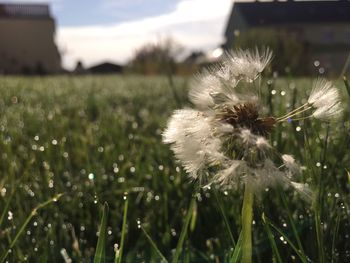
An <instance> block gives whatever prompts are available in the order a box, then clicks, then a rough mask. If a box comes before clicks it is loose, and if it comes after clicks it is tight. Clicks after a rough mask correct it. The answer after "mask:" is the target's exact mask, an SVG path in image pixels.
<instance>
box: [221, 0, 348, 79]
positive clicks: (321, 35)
mask: <svg viewBox="0 0 350 263" xmlns="http://www.w3.org/2000/svg"><path fill="white" fill-rule="evenodd" d="M349 14H350V1H347V0H339V1H336V0H328V1H327V0H323V1H292V0H285V1H283V2H282V1H268V2H266V1H264V2H236V3H234V5H233V8H232V12H231V15H230V17H229V19H228V23H227V27H226V31H225V38H226V41H225V43H224V44H223V47H224V48H225V49H230V48H232V47H233V45H234V43H235V40H237V38H239V37H242V35H244V33H246V32H249V31H250V30H252V29H254V30H262V31H263V30H274V31H276V32H284V33H285V34H286V35H287V36H288V37H291V38H293V39H294V40H296V41H297V42H298V43H300V44H301V45H303V47H304V48H305V49H306V50H307V52H308V60H309V61H306V63H308V66H309V67H314V68H315V67H317V68H318V71H319V73H324V72H326V73H327V72H333V73H334V74H339V73H341V71H342V69H343V68H344V65H346V64H349V62H350V61H349V60H350V56H349V54H350V15H349ZM258 44H259V43H257V45H258ZM348 72H349V68H348Z"/></svg>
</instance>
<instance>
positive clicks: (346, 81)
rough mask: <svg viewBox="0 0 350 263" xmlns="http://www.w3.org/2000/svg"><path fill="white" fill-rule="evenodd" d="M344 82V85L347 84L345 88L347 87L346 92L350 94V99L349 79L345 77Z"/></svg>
mask: <svg viewBox="0 0 350 263" xmlns="http://www.w3.org/2000/svg"><path fill="white" fill-rule="evenodd" d="M343 81H344V84H345V87H346V91H347V92H348V95H349V97H350V84H349V81H348V79H347V78H346V77H345V76H344V77H343Z"/></svg>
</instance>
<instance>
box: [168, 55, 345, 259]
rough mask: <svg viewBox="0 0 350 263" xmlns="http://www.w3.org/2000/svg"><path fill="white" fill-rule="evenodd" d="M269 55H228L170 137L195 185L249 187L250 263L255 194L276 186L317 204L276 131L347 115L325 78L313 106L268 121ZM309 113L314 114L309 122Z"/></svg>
mask: <svg viewBox="0 0 350 263" xmlns="http://www.w3.org/2000/svg"><path fill="white" fill-rule="evenodd" d="M271 58H272V53H271V51H270V50H269V49H265V50H264V51H263V52H259V51H258V50H257V49H256V50H255V51H254V52H251V51H242V50H240V51H238V52H233V53H227V54H226V55H225V58H224V59H223V61H222V63H221V64H220V65H219V66H216V67H214V68H211V69H208V70H206V71H205V72H204V73H202V74H201V75H199V76H198V77H197V78H196V81H195V82H194V84H193V86H192V88H191V90H190V92H189V97H190V100H191V101H192V103H193V104H194V106H195V108H196V109H189V108H187V109H181V110H176V111H175V112H174V114H173V116H172V117H171V118H170V120H169V122H168V126H167V128H166V130H165V131H164V133H163V141H164V143H168V144H171V149H172V150H173V152H174V153H175V156H176V158H177V159H178V160H179V161H180V162H181V163H182V165H183V166H184V168H185V170H186V172H187V173H188V174H189V176H190V177H191V178H192V179H195V180H198V181H199V182H200V183H201V184H202V185H208V184H214V185H217V186H219V187H221V188H223V189H239V188H240V187H242V186H244V189H245V192H244V200H243V208H242V244H243V246H242V257H243V258H242V262H245V263H246V262H251V257H252V246H251V223H252V206H253V197H254V193H257V192H259V191H261V190H263V189H266V188H267V187H271V186H274V185H276V184H282V185H287V186H290V187H293V188H294V189H295V190H297V191H298V192H300V193H301V194H302V195H303V196H304V197H306V198H311V191H310V190H309V189H308V187H307V185H304V184H302V183H297V182H293V181H292V179H293V176H294V175H295V174H297V173H299V172H300V169H299V166H298V164H297V162H296V161H295V160H294V158H293V157H292V156H290V155H280V163H279V164H275V163H274V159H275V158H272V157H273V156H272V155H274V156H276V150H274V149H273V147H272V146H271V145H270V144H269V142H268V136H269V134H270V133H271V132H272V131H273V129H274V127H275V126H276V125H278V124H279V123H282V122H285V121H287V120H293V119H295V120H300V119H306V118H312V117H313V118H317V119H321V120H331V119H334V118H336V117H339V116H340V113H341V111H342V108H341V103H340V99H339V93H338V90H337V89H336V88H335V87H334V86H333V85H332V84H331V83H330V82H328V81H326V80H323V79H319V80H316V81H315V82H314V84H313V88H312V91H311V94H310V97H309V99H308V100H307V102H306V103H305V104H304V105H302V106H300V107H298V108H296V109H295V110H292V111H291V112H289V113H287V114H285V115H284V116H281V117H274V116H263V114H262V112H264V108H263V105H262V104H261V100H260V98H259V95H258V94H259V93H260V91H259V90H258V88H260V85H259V84H260V80H259V79H260V74H261V72H262V71H263V69H264V68H265V67H266V65H268V64H269V62H270V61H271ZM305 114H306V115H305Z"/></svg>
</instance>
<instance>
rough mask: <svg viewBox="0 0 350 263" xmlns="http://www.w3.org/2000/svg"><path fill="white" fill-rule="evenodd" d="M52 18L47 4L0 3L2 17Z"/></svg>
mask: <svg viewBox="0 0 350 263" xmlns="http://www.w3.org/2000/svg"><path fill="white" fill-rule="evenodd" d="M4 17H8V18H11V17H16V18H17V17H19V18H51V15H50V9H49V6H48V5H47V4H0V18H4Z"/></svg>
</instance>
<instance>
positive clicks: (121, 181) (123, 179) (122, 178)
mask: <svg viewBox="0 0 350 263" xmlns="http://www.w3.org/2000/svg"><path fill="white" fill-rule="evenodd" d="M117 181H118V183H124V182H125V178H124V177H119V178H118V180H117Z"/></svg>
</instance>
